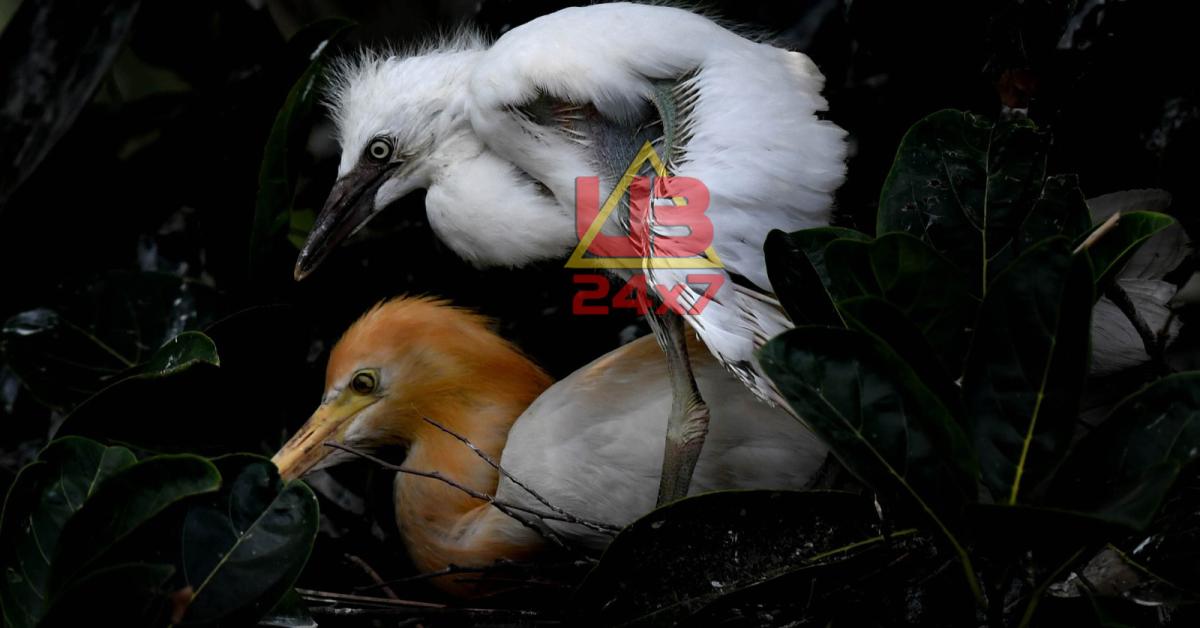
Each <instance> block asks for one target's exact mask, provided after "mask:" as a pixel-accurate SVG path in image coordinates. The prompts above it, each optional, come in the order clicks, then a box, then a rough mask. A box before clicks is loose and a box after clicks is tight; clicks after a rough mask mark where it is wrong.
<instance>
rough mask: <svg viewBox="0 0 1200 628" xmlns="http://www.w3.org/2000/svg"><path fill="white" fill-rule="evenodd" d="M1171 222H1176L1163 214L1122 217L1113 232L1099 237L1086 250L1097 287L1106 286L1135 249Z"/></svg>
mask: <svg viewBox="0 0 1200 628" xmlns="http://www.w3.org/2000/svg"><path fill="white" fill-rule="evenodd" d="M1174 223H1175V220H1174V219H1172V218H1171V217H1170V216H1168V215H1166V214H1156V213H1154V212H1131V213H1128V214H1122V215H1121V217H1120V218H1119V219H1118V221H1117V224H1116V226H1114V227H1113V229H1112V231H1109V232H1108V233H1106V234H1104V235H1103V236H1101V237H1100V239H1099V240H1096V242H1095V243H1093V244H1092V245H1091V246H1090V247H1089V248H1088V255H1089V256H1090V257H1091V259H1092V272H1093V273H1094V276H1095V278H1096V284H1097V285H1099V286H1101V287H1104V286H1107V285H1108V284H1109V283H1110V282H1112V280H1113V279H1114V278H1115V277H1116V276H1117V273H1118V272H1120V270H1121V268H1122V267H1123V266H1124V265H1125V263H1126V262H1128V261H1129V259H1130V258H1131V257H1133V255H1134V253H1136V252H1137V250H1138V247H1140V246H1141V245H1142V244H1143V243H1145V242H1146V241H1147V240H1149V239H1150V238H1151V237H1153V236H1154V234H1156V233H1158V232H1160V231H1162V230H1163V229H1166V228H1167V227H1170V226H1171V225H1172V224H1174Z"/></svg>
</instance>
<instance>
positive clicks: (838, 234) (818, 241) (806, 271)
mask: <svg viewBox="0 0 1200 628" xmlns="http://www.w3.org/2000/svg"><path fill="white" fill-rule="evenodd" d="M838 238H843V239H866V238H867V236H865V235H863V234H861V233H859V232H857V231H854V230H853V229H843V228H841V227H817V228H814V229H804V230H803V231H796V232H794V233H784V232H782V231H779V230H774V231H772V232H771V233H769V234H768V235H767V241H766V244H765V245H764V247H763V249H764V252H765V253H766V258H767V277H768V278H769V279H770V280H771V286H772V287H773V288H774V289H775V294H776V295H778V296H779V301H780V303H782V304H783V309H784V310H786V311H787V313H788V316H789V317H791V319H792V322H793V323H795V324H797V325H804V324H814V325H840V324H841V322H842V321H841V319H840V318H839V317H838V314H837V310H835V309H834V307H833V300H832V299H831V298H830V295H829V289H828V286H829V273H828V272H827V270H826V268H825V252H824V249H825V245H826V244H828V243H829V242H831V241H833V240H836V239H838Z"/></svg>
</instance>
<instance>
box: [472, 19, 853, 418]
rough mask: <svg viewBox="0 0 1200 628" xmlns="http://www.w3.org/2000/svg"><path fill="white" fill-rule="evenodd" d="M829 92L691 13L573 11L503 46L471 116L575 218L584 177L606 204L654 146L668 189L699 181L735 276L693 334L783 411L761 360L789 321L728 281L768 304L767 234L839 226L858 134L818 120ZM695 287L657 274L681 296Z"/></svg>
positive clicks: (481, 81)
mask: <svg viewBox="0 0 1200 628" xmlns="http://www.w3.org/2000/svg"><path fill="white" fill-rule="evenodd" d="M823 84H824V77H822V76H821V74H820V72H819V71H818V70H817V68H816V66H815V65H814V64H813V63H812V61H811V60H809V59H808V57H806V56H804V55H803V54H800V53H797V52H789V51H786V50H781V49H779V48H775V47H773V46H770V45H767V44H762V43H757V42H754V41H751V40H749V39H746V38H743V37H741V36H739V35H737V34H735V33H733V32H731V31H729V30H727V29H725V28H723V27H721V26H720V25H718V24H717V23H715V22H713V21H712V20H710V19H708V18H706V17H703V16H700V15H697V14H694V13H691V12H688V11H684V10H681V9H675V8H670V7H663V6H651V5H641V4H628V3H613V4H599V5H592V6H588V7H577V8H569V9H564V10H562V11H558V12H556V13H553V14H550V15H547V16H544V17H541V18H538V19H536V20H534V21H532V22H529V23H527V24H524V25H522V26H520V27H518V28H515V29H513V30H512V31H510V32H508V33H506V34H505V35H504V36H502V37H501V38H500V39H499V40H497V41H496V43H495V44H494V45H493V46H492V47H491V48H490V49H489V50H488V51H487V52H486V53H484V55H483V57H482V59H481V60H480V62H479V63H478V64H477V65H476V67H475V69H474V70H473V72H472V76H471V81H470V98H469V101H470V105H469V109H470V118H471V124H472V127H473V128H474V130H475V132H476V133H477V134H478V135H479V137H480V138H482V139H483V141H484V142H485V143H486V144H487V145H488V147H489V148H491V149H492V150H493V151H495V152H496V153H497V154H499V155H501V156H502V157H504V158H505V159H508V160H509V161H511V162H512V163H514V164H515V165H516V166H517V167H518V168H520V169H521V170H523V171H524V172H526V173H528V174H529V176H530V177H532V178H533V179H535V180H537V181H539V182H541V183H542V184H543V185H545V186H546V187H547V188H548V189H549V190H550V191H551V192H552V193H553V194H554V196H555V198H556V199H557V200H558V202H559V203H560V204H561V205H563V206H564V207H568V208H571V207H574V206H575V185H576V179H577V178H578V177H585V176H600V177H601V182H602V183H601V192H602V195H601V196H602V198H603V196H604V195H605V194H606V193H607V191H609V190H611V189H612V187H613V186H614V185H615V183H616V178H617V176H618V175H619V173H621V172H623V171H624V170H625V168H626V167H628V166H629V164H630V163H631V162H632V161H633V159H634V157H635V155H636V153H637V150H638V149H639V148H640V147H641V145H642V143H643V142H644V141H646V140H647V139H649V140H651V141H654V142H655V143H656V147H657V148H658V149H659V150H660V151H661V152H662V153H663V155H662V157H663V158H664V159H666V160H667V162H668V164H669V168H670V174H671V175H674V176H681V177H690V178H694V179H698V180H699V181H701V182H702V183H703V184H704V185H705V186H706V187H707V188H708V192H709V199H710V201H709V209H708V211H707V212H706V214H705V215H706V216H707V217H708V218H709V219H710V220H711V221H712V223H713V231H714V239H713V248H714V249H715V251H716V253H717V255H718V256H719V258H720V261H721V263H722V264H723V269H718V270H716V271H707V270H706V271H704V272H706V273H708V272H715V273H717V274H721V275H722V277H724V278H725V279H727V281H725V282H724V285H723V287H722V288H721V291H720V292H719V293H718V294H717V295H716V298H715V299H714V300H713V301H712V302H711V303H708V304H707V305H706V306H705V308H704V310H703V313H702V314H700V315H697V316H688V317H687V318H688V319H689V322H690V323H691V324H692V326H693V327H694V328H695V329H696V331H697V332H698V333H699V334H700V336H701V338H702V339H703V340H704V342H705V344H706V345H707V346H708V347H709V349H710V350H712V351H713V353H714V354H715V355H717V356H718V358H719V359H720V360H721V361H722V362H724V363H726V364H727V365H730V366H732V367H733V368H734V369H735V371H736V372H738V374H739V375H740V376H742V377H743V378H744V379H745V380H746V382H747V383H748V384H749V385H750V386H751V387H752V388H753V389H754V390H755V391H756V392H758V393H759V394H760V395H761V396H764V397H770V396H771V393H770V390H769V385H768V384H766V383H765V378H762V377H761V376H759V375H757V374H756V373H755V369H754V368H753V366H752V364H753V351H754V348H755V340H756V339H758V338H761V337H763V336H765V335H767V334H768V333H769V332H768V327H769V326H768V325H766V324H765V323H764V321H768V320H774V319H778V318H779V317H780V314H779V313H778V312H777V311H772V309H771V307H769V304H767V303H766V302H764V301H762V300H760V299H757V298H755V297H753V296H748V295H747V294H746V290H744V289H743V288H741V287H735V286H734V282H733V281H732V280H728V279H729V277H728V274H733V275H738V276H740V277H743V278H745V279H746V280H747V281H748V282H750V283H752V284H754V285H755V286H757V287H758V288H760V289H762V290H766V291H769V290H770V285H769V281H768V279H767V275H766V266H765V262H764V260H763V252H762V244H763V241H764V240H765V238H766V235H767V233H768V232H769V231H770V230H771V229H783V230H786V231H793V230H797V229H802V228H805V227H812V226H817V225H822V224H827V222H828V218H829V211H830V206H831V203H832V200H831V199H832V193H833V191H834V190H835V189H836V188H837V187H838V186H839V185H840V184H841V182H842V179H843V176H844V171H845V165H844V159H845V151H846V148H845V141H844V140H845V132H844V131H842V130H841V129H840V128H838V127H837V126H836V125H834V124H832V123H830V122H827V121H823V120H821V119H820V118H818V116H817V112H819V111H821V110H823V109H824V108H825V104H826V103H825V100H824V98H823V97H822V96H821V93H820V92H821V88H822V86H823ZM626 227H627V224H626ZM693 272H698V271H688V270H686V269H683V270H678V269H653V270H651V271H650V272H648V273H647V274H648V279H649V283H650V284H651V285H653V284H662V285H663V286H665V287H667V288H668V289H669V288H670V287H673V286H675V285H680V284H681V283H683V282H686V278H687V275H688V274H690V273H693ZM727 273H728V274H727ZM684 292H685V294H684V295H683V296H682V298H681V299H680V301H681V303H682V302H687V303H697V302H699V301H701V300H702V289H696V288H695V287H691V288H687V289H686V290H685V291H684Z"/></svg>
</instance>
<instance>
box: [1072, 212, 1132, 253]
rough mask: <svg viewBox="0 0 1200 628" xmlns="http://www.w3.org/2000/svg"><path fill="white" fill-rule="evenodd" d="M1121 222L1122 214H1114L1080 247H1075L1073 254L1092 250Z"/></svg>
mask: <svg viewBox="0 0 1200 628" xmlns="http://www.w3.org/2000/svg"><path fill="white" fill-rule="evenodd" d="M1120 221H1121V212H1113V215H1111V216H1109V217H1108V220H1105V221H1104V222H1103V223H1101V225H1100V226H1099V227H1096V230H1095V231H1093V232H1092V233H1091V234H1090V235H1088V237H1087V239H1086V240H1084V241H1083V242H1082V243H1081V244H1080V245H1079V246H1077V247H1075V250H1074V251H1072V253H1075V254H1078V253H1079V252H1080V251H1086V250H1088V249H1090V248H1092V245H1093V244H1095V243H1096V241H1097V240H1099V239H1100V238H1103V237H1104V235H1105V234H1106V233H1108V232H1109V231H1112V230H1113V227H1116V226H1117V223H1118V222H1120Z"/></svg>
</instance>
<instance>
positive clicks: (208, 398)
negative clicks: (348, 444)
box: [59, 306, 311, 455]
mask: <svg viewBox="0 0 1200 628" xmlns="http://www.w3.org/2000/svg"><path fill="white" fill-rule="evenodd" d="M204 333H205V335H206V336H208V337H209V338H211V339H212V341H213V342H214V344H215V345H216V346H218V347H220V362H221V365H220V367H219V368H218V367H216V366H214V365H213V364H211V363H208V362H205V361H200V362H195V363H194V364H193V365H192V366H191V367H190V368H187V369H186V370H184V371H182V372H178V373H175V374H173V375H171V376H170V377H158V378H129V379H125V380H122V381H120V382H118V383H116V384H114V385H112V386H109V387H108V388H105V389H104V390H103V391H102V392H100V393H99V394H97V395H94V396H92V397H91V398H89V399H88V400H87V401H86V402H85V403H83V404H80V405H79V406H78V407H77V408H75V410H74V411H72V412H71V414H70V415H68V416H67V419H66V420H65V421H64V422H63V424H62V426H61V427H60V428H59V432H60V433H63V434H77V435H81V436H88V437H90V438H95V439H104V440H109V441H116V442H122V443H129V444H131V445H135V446H137V447H139V448H142V449H148V450H151V451H155V452H161V453H169V452H171V453H173V452H179V453H183V452H189V453H201V454H205V455H219V454H224V453H228V452H230V451H266V450H270V449H272V448H275V447H278V446H279V438H280V436H279V435H280V433H281V432H282V430H284V429H285V428H286V427H287V426H288V425H290V424H291V423H292V422H294V420H295V419H294V417H296V416H298V415H304V414H308V413H310V412H311V408H308V407H307V404H308V400H306V399H305V396H304V395H287V394H275V393H272V392H270V391H285V390H288V389H289V386H290V385H291V384H292V383H294V382H295V381H296V380H297V378H300V377H303V376H304V373H305V369H306V368H307V365H306V362H305V351H306V350H307V348H306V345H305V344H304V343H297V342H296V338H298V337H303V335H304V334H306V333H309V331H308V330H307V329H306V328H304V327H303V323H302V321H300V320H298V317H296V316H295V315H294V312H293V310H292V309H291V308H288V307H282V306H271V307H260V308H253V309H251V310H247V311H244V312H241V313H239V314H237V315H234V316H231V317H229V318H226V319H224V320H222V321H220V322H218V323H216V324H214V325H211V326H209V327H208V328H206V329H205V332H204ZM264 391H266V392H264ZM168 416H169V417H171V420H164V419H163V418H162V417H168ZM247 417H254V420H252V421H248V420H247V419H246V418H247Z"/></svg>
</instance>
